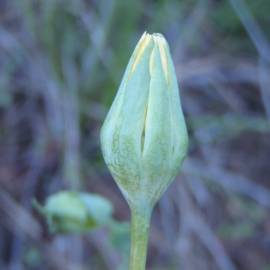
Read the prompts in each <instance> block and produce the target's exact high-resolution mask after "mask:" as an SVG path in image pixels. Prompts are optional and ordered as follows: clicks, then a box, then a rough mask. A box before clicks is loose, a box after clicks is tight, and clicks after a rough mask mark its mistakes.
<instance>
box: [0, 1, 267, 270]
mask: <svg viewBox="0 0 270 270" xmlns="http://www.w3.org/2000/svg"><path fill="white" fill-rule="evenodd" d="M269 11H270V1H268V0H256V1H254V0H245V1H244V0H197V1H196V0H182V1H180V0H171V1H166V0H148V1H127V0H43V1H42V0H12V1H10V0H0V153H1V154H0V269H1V270H2V269H3V270H6V269H8V270H20V269H29V270H32V269H37V270H38V269H60V270H62V269H65V270H66V269H70V270H80V269H94V270H95V269H97V270H99V269H110V270H114V269H116V270H118V269H123V270H126V269H127V266H126V265H127V258H126V256H127V255H128V252H129V226H128V222H129V210H128V207H127V204H126V202H125V201H124V199H123V197H122V195H121V194H120V192H119V190H118V188H117V187H116V184H115V183H114V181H113V179H112V177H111V176H110V174H109V172H108V169H107V168H106V166H105V164H104V162H103V159H102V156H101V151H100V145H99V130H100V127H101V125H102V122H103V120H104V117H105V115H106V112H107V111H108V109H109V106H110V104H111V102H112V100H113V97H114V95H115V93H116V91H117V88H118V85H119V83H120V80H121V76H122V74H123V72H124V69H125V67H126V64H127V62H128V59H129V57H130V55H131V53H132V51H133V48H134V46H135V44H136V43H137V41H138V39H139V37H140V36H141V34H142V33H143V32H144V31H145V30H147V31H149V32H150V33H152V32H161V33H163V34H164V35H165V37H166V38H167V40H168V42H169V44H170V46H171V52H172V55H173V59H174V62H175V66H176V71H177V76H178V79H179V86H180V91H181V101H182V105H183V110H184V113H185V116H186V120H187V125H188V130H189V136H190V147H189V154H188V158H187V159H186V160H185V162H184V166H183V169H182V171H181V173H180V174H179V176H178V177H177V179H176V181H175V182H174V183H173V184H172V186H171V187H170V188H169V190H168V191H167V192H166V193H165V195H164V196H163V197H162V199H161V201H160V202H159V203H158V205H157V207H156V208H155V211H154V214H153V218H152V228H151V236H150V246H149V256H148V263H147V264H148V266H147V269H151V270H237V269H238V270H269V269H270V139H269V135H270V122H269V119H270V27H269V25H270V16H269ZM63 189H71V190H85V191H87V192H93V193H98V194H100V195H102V196H104V197H106V198H107V199H108V200H110V201H111V203H112V205H113V208H114V215H113V216H114V220H115V222H114V225H113V226H109V227H106V226H105V227H101V228H98V229H96V230H94V231H92V232H89V233H87V234H84V235H61V234H51V233H50V232H49V231H48V226H47V224H46V222H45V219H44V217H42V216H41V215H40V213H38V212H37V211H36V210H35V209H34V208H33V205H32V201H33V199H34V198H35V199H36V200H37V201H38V202H40V203H41V204H43V203H44V201H45V200H46V198H47V197H48V196H49V195H51V194H54V193H55V192H57V191H60V190H63Z"/></svg>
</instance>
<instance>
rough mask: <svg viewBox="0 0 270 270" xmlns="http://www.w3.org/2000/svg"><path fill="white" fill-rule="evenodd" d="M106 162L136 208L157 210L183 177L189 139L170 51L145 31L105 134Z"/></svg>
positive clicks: (104, 125) (123, 191) (122, 83)
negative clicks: (179, 175) (175, 181)
mask: <svg viewBox="0 0 270 270" xmlns="http://www.w3.org/2000/svg"><path fill="white" fill-rule="evenodd" d="M101 146H102V152H103V155H104V159H105V162H106V164H107V165H108V167H109V170H110V172H111V173H112V175H113V178H114V179H115V181H116V182H117V184H118V186H119V188H120V189H121V191H122V193H123V194H124V196H125V198H126V199H127V201H128V203H129V204H130V205H134V204H135V205H136V204H140V205H143V204H145V203H148V204H150V205H151V206H153V205H154V204H155V202H156V201H157V200H158V199H159V198H160V196H161V195H162V194H163V192H164V191H165V190H166V188H167V187H168V185H169V184H170V183H171V182H172V180H173V179H174V178H175V176H176V174H177V173H178V171H179V169H180V166H181V163H182V161H183V159H184V157H185V155H186V151H187V146H188V135H187V130H186V124H185V120H184V117H183V113H182V109H181V104H180V98H179V89H178V84H177V78H176V74H175V70H174V65H173V61H172V59H171V55H170V50H169V47H168V44H167V42H166V40H165V38H164V37H163V36H162V35H161V34H152V35H150V34H147V33H144V34H143V36H142V37H141V39H140V41H139V42H138V44H137V46H136V48H135V50H134V52H133V54H132V56H131V58H130V61H129V63H128V66H127V68H126V71H125V74H124V76H123V79H122V82H121V84H120V87H119V89H118V92H117V95H116V97H115V100H114V101H113V104H112V106H111V109H110V111H109V113H108V115H107V117H106V120H105V122H104V124H103V127H102V130H101Z"/></svg>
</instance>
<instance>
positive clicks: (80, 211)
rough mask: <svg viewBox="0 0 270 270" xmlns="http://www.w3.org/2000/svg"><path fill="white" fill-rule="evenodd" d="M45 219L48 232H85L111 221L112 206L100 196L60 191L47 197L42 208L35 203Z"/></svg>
mask: <svg viewBox="0 0 270 270" xmlns="http://www.w3.org/2000/svg"><path fill="white" fill-rule="evenodd" d="M35 206H36V207H37V209H38V210H39V211H40V212H41V213H42V214H43V215H44V216H45V217H46V219H47V222H48V225H49V228H50V231H51V232H59V233H79V232H87V231H89V230H91V229H94V228H96V227H99V226H101V225H104V224H106V223H108V222H109V221H110V220H111V215H112V205H111V203H110V202H109V201H108V200H107V199H105V198H104V197H102V196H99V195H97V194H90V193H85V192H75V191H61V192H58V193H56V194H53V195H51V196H49V197H48V198H47V200H46V202H45V205H44V207H42V206H41V205H39V204H38V203H37V202H35Z"/></svg>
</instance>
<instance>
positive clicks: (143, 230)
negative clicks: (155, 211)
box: [129, 207, 152, 270]
mask: <svg viewBox="0 0 270 270" xmlns="http://www.w3.org/2000/svg"><path fill="white" fill-rule="evenodd" d="M151 213H152V209H150V210H149V208H147V207H146V208H144V209H142V210H139V211H138V209H135V208H133V209H131V249H130V261H129V270H145V265H146V256H147V246H148V237H149V227H150V219H151Z"/></svg>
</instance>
